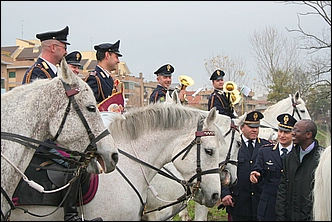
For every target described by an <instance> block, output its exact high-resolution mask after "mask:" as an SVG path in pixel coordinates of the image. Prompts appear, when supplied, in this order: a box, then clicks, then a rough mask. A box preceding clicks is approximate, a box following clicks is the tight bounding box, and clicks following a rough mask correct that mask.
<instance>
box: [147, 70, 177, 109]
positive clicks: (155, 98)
mask: <svg viewBox="0 0 332 222" xmlns="http://www.w3.org/2000/svg"><path fill="white" fill-rule="evenodd" d="M173 72H174V67H173V66H172V65H171V64H165V65H163V66H161V67H160V68H159V69H158V70H157V71H155V72H154V74H156V75H157V76H158V75H162V76H172V73H173ZM168 91H169V94H170V95H172V92H173V91H174V90H170V89H167V88H165V87H163V86H161V85H160V84H158V85H157V87H156V88H155V89H154V90H153V91H152V93H151V95H150V99H149V102H150V103H156V102H165V100H166V93H167V92H168Z"/></svg>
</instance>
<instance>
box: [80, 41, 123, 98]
mask: <svg viewBox="0 0 332 222" xmlns="http://www.w3.org/2000/svg"><path fill="white" fill-rule="evenodd" d="M119 46H120V40H118V41H117V42H116V43H114V44H111V43H103V44H100V45H95V46H94V49H95V50H96V51H97V52H96V58H97V61H98V64H97V66H96V67H95V70H94V71H92V72H90V73H89V75H87V76H86V78H85V79H84V81H85V82H87V83H88V84H89V86H90V87H91V89H92V91H93V93H94V96H95V98H96V101H97V103H100V102H102V101H103V100H105V99H106V98H108V97H109V96H111V95H112V92H113V87H114V80H113V78H112V75H111V72H112V71H114V70H116V68H117V66H118V63H119V62H120V60H119V57H122V55H121V54H120V51H119Z"/></svg>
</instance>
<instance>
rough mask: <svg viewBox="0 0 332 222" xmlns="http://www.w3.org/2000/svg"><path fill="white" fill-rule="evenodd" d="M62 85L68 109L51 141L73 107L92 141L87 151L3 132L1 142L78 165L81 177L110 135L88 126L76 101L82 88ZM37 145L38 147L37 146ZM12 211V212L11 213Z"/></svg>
mask: <svg viewBox="0 0 332 222" xmlns="http://www.w3.org/2000/svg"><path fill="white" fill-rule="evenodd" d="M62 84H63V87H64V88H65V93H66V95H67V97H68V98H69V101H68V104H67V107H66V111H65V113H64V116H63V118H62V121H61V124H60V126H59V129H58V131H57V133H56V135H55V136H54V137H53V138H52V139H51V140H52V141H56V140H57V138H58V137H59V135H60V134H61V132H62V129H63V127H64V124H65V122H66V119H67V116H68V114H69V112H70V109H71V107H73V108H74V109H75V111H76V113H77V114H78V116H79V118H80V119H81V121H82V123H83V125H84V127H85V129H86V131H87V133H88V137H89V140H90V143H89V144H88V146H87V148H86V149H85V151H84V152H83V153H82V152H78V151H73V150H69V149H67V148H64V147H61V146H58V145H54V144H50V143H47V142H44V141H39V140H35V139H32V138H29V137H25V136H22V135H19V134H15V133H9V132H1V140H2V139H4V140H10V141H13V142H17V143H20V144H22V145H24V146H26V147H29V148H33V149H36V150H38V151H40V152H41V153H44V154H47V156H48V157H49V158H56V159H63V160H65V161H67V162H69V163H70V164H73V165H76V166H77V171H78V172H76V173H75V175H79V170H81V169H83V168H85V167H87V165H88V163H89V162H90V161H91V159H92V158H93V157H95V153H96V152H97V144H96V143H97V142H98V141H99V140H101V139H102V138H104V137H105V136H107V135H108V134H110V133H109V131H108V130H107V129H106V130H105V131H103V132H102V133H101V134H100V135H99V136H97V137H96V136H95V135H94V134H93V133H92V131H91V128H90V126H89V124H88V122H87V121H86V119H85V117H84V115H83V113H82V111H81V110H80V107H79V106H78V104H77V102H76V100H75V97H74V96H75V95H76V94H78V93H79V92H80V91H81V90H80V88H77V87H76V88H73V89H71V87H70V86H69V84H67V83H65V82H64V81H63V80H62ZM87 108H88V109H89V110H90V111H94V110H96V107H95V106H91V107H87ZM35 144H37V145H35ZM38 145H42V146H44V147H47V148H51V149H56V150H62V151H65V152H66V153H68V154H70V156H76V157H80V158H79V160H77V159H75V158H70V157H65V156H58V155H56V154H53V153H52V152H50V151H49V150H48V149H44V148H41V147H39V146H38ZM1 193H2V194H3V195H4V196H5V198H6V199H7V201H8V202H9V204H10V206H11V210H13V209H15V206H14V204H13V203H12V201H11V199H10V197H8V194H7V193H6V192H5V191H4V189H2V187H1ZM11 210H10V211H11ZM10 211H9V212H7V213H6V216H5V215H4V213H3V212H2V211H1V217H2V218H3V219H4V220H7V219H8V217H9V216H10Z"/></svg>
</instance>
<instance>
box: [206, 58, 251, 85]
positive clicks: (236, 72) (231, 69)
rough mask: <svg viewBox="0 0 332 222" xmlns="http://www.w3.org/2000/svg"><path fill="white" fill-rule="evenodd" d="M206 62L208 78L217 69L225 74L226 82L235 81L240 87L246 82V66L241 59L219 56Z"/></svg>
mask: <svg viewBox="0 0 332 222" xmlns="http://www.w3.org/2000/svg"><path fill="white" fill-rule="evenodd" d="M204 61H205V62H204V66H205V69H206V71H207V76H208V78H210V76H211V75H212V73H213V72H214V71H215V70H216V69H221V70H222V71H224V72H225V80H226V81H233V82H235V83H236V84H237V85H238V87H241V86H242V85H243V84H244V83H245V82H246V77H247V76H246V75H245V68H244V67H245V64H244V62H243V60H241V59H240V58H239V57H235V58H230V57H229V56H221V55H217V56H214V57H212V58H211V59H204Z"/></svg>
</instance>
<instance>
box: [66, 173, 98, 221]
mask: <svg viewBox="0 0 332 222" xmlns="http://www.w3.org/2000/svg"><path fill="white" fill-rule="evenodd" d="M81 177H82V175H81V174H80V175H79V178H78V179H77V180H75V181H74V182H73V183H72V184H71V185H70V187H68V189H70V190H69V193H68V196H67V198H66V200H65V201H64V203H63V210H64V221H83V220H82V218H80V217H79V216H78V211H77V199H78V198H77V195H78V190H79V186H80V181H81ZM66 191H67V189H65V192H66ZM85 221H103V219H102V218H101V217H97V218H94V219H92V220H85Z"/></svg>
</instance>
